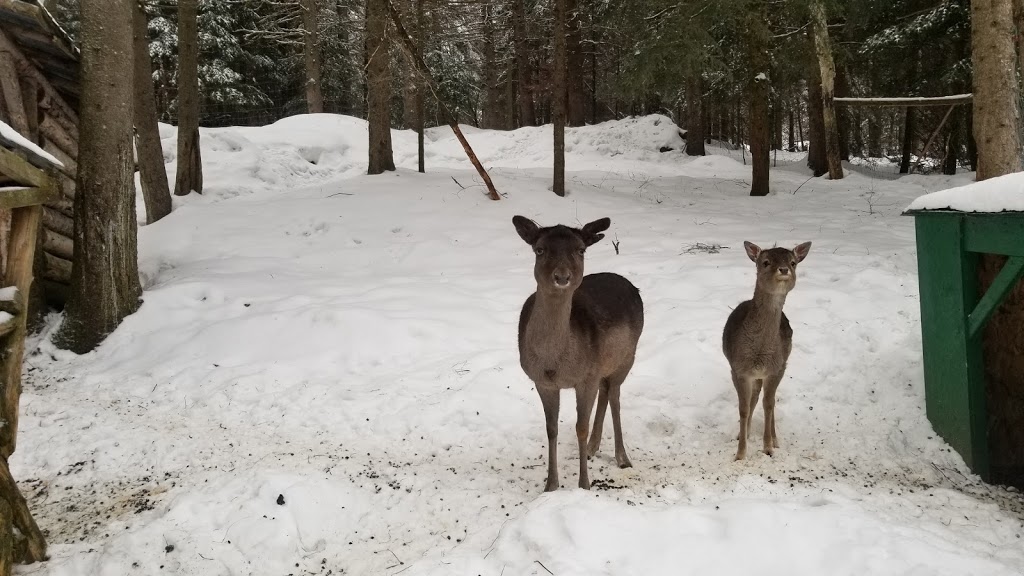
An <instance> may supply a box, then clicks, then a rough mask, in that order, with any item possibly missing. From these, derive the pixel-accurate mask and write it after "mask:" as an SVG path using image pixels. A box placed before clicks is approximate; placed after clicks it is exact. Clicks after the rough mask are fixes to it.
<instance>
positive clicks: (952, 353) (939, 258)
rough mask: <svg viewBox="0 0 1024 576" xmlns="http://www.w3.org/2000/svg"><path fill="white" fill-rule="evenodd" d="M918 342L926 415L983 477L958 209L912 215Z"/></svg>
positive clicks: (977, 370)
mask: <svg viewBox="0 0 1024 576" xmlns="http://www.w3.org/2000/svg"><path fill="white" fill-rule="evenodd" d="M915 216H916V217H915V219H914V220H915V225H916V230H917V246H918V250H917V263H918V276H919V278H920V293H921V343H922V353H923V355H924V380H925V403H926V408H927V411H928V420H930V421H931V423H932V426H933V427H934V428H935V431H936V432H937V433H938V434H939V435H941V436H942V437H943V438H944V439H945V440H946V442H948V443H949V444H950V446H952V447H953V448H954V449H955V450H956V451H957V452H958V453H959V454H960V455H961V456H962V457H963V459H964V461H965V462H966V463H967V465H968V466H970V468H971V469H972V470H973V471H974V472H975V473H977V474H979V475H980V476H981V477H982V478H983V479H986V480H987V479H988V478H989V453H988V432H987V413H986V407H985V380H984V376H985V375H984V372H983V368H982V352H981V341H980V339H979V338H977V337H971V336H970V335H969V333H968V330H967V317H968V313H969V312H970V311H971V310H973V309H974V307H975V304H976V302H977V261H978V256H977V254H974V253H972V252H969V251H967V250H965V242H964V234H965V228H966V226H965V222H964V215H963V214H961V213H956V212H933V213H923V214H916V215H915Z"/></svg>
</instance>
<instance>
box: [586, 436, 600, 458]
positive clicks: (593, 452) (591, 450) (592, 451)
mask: <svg viewBox="0 0 1024 576" xmlns="http://www.w3.org/2000/svg"><path fill="white" fill-rule="evenodd" d="M600 449H601V439H600V438H598V439H597V442H594V441H593V440H591V441H590V444H589V445H588V446H587V456H588V457H590V458H593V457H594V456H597V452H598V450H600Z"/></svg>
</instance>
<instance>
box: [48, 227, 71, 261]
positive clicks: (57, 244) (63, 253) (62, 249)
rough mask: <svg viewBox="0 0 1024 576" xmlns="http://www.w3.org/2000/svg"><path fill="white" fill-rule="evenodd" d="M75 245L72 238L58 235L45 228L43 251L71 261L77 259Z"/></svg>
mask: <svg viewBox="0 0 1024 576" xmlns="http://www.w3.org/2000/svg"><path fill="white" fill-rule="evenodd" d="M74 248H75V243H74V241H72V240H71V238H69V237H67V236H64V235H63V234H58V233H56V232H54V231H53V230H50V229H49V228H46V227H45V226H44V227H43V250H46V251H47V252H49V253H50V254H52V255H54V256H60V257H61V258H63V259H65V260H68V261H71V260H74V257H75V252H74Z"/></svg>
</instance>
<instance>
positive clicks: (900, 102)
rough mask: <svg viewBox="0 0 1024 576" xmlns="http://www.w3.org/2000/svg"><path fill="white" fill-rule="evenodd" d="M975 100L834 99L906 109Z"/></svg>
mask: <svg viewBox="0 0 1024 576" xmlns="http://www.w3.org/2000/svg"><path fill="white" fill-rule="evenodd" d="M973 100H974V95H973V94H954V95H953V96H936V97H931V98H924V97H922V98H834V99H833V101H834V102H835V103H836V104H846V105H847V106H880V107H890V108H906V107H908V106H913V107H919V106H954V105H956V104H969V103H970V102H972V101H973Z"/></svg>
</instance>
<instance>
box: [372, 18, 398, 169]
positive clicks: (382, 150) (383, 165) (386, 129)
mask: <svg viewBox="0 0 1024 576" xmlns="http://www.w3.org/2000/svg"><path fill="white" fill-rule="evenodd" d="M388 1H389V0H367V1H366V57H367V65H366V88H367V97H366V99H367V114H366V116H367V118H366V119H367V122H368V123H369V139H370V143H369V145H370V150H369V155H370V165H369V167H368V168H367V173H368V174H381V173H383V172H385V171H388V170H394V169H395V159H394V154H393V152H392V150H391V53H390V50H389V46H388V37H387V29H388V6H387V3H388Z"/></svg>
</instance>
